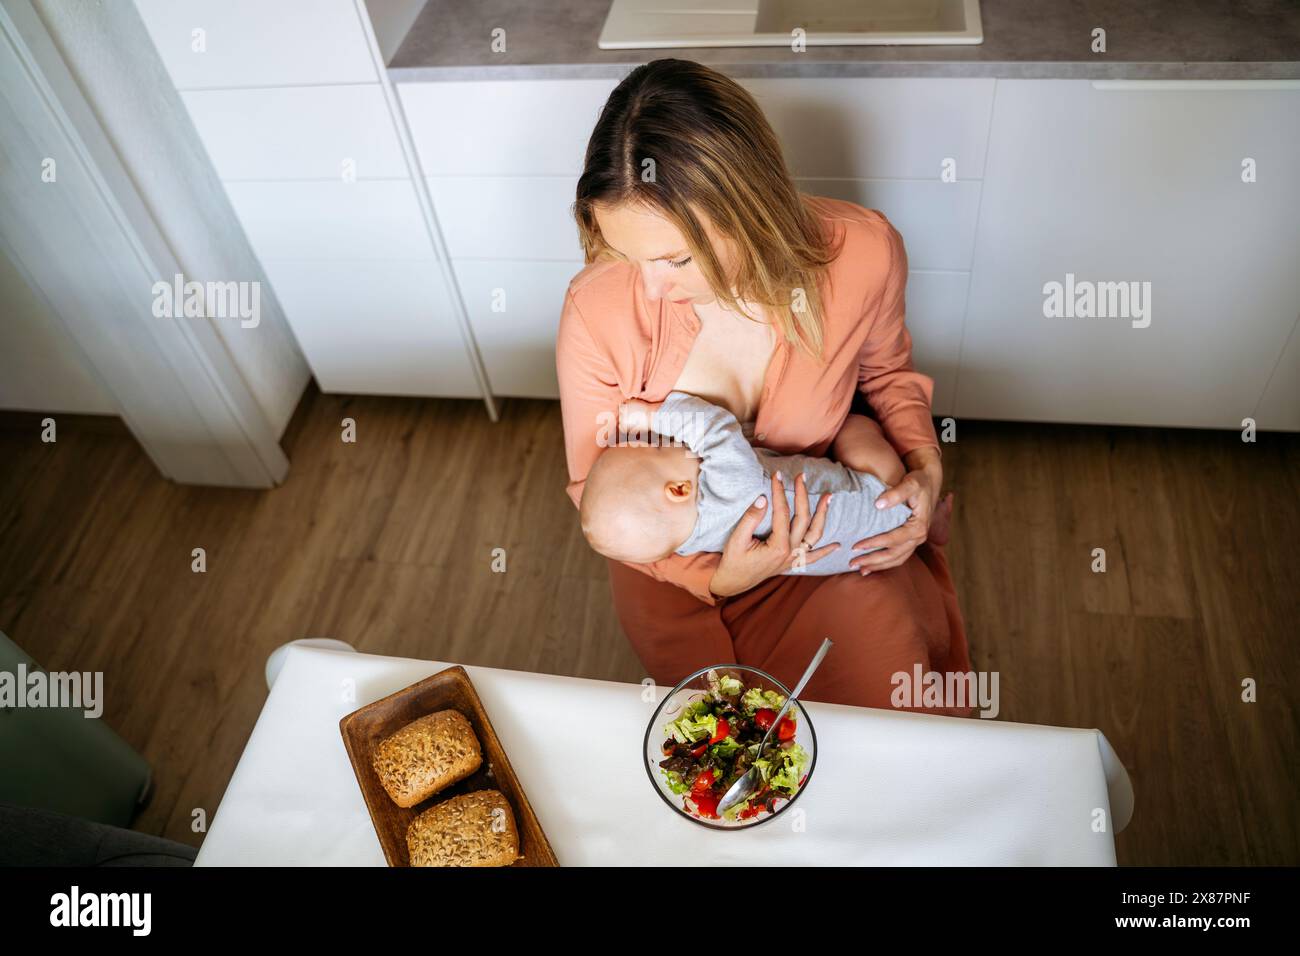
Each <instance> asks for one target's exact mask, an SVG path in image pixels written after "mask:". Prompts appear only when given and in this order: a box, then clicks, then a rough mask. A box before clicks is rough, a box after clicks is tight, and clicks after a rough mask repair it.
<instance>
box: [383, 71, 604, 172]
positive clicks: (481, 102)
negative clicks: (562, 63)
mask: <svg viewBox="0 0 1300 956" xmlns="http://www.w3.org/2000/svg"><path fill="white" fill-rule="evenodd" d="M617 85H618V82H617V81H616V80H530V81H528V82H519V83H511V82H486V83H485V82H465V83H461V82H448V83H443V82H436V83H403V84H400V85H399V86H398V92H399V94H400V95H401V99H402V109H403V111H404V112H405V113H406V121H407V124H408V125H409V126H410V128H411V137H412V138H413V139H414V140H415V146H416V149H417V150H418V152H419V154H420V163H421V165H422V167H423V169H424V174H425V175H426V176H455V175H474V176H573V177H575V179H576V177H577V176H578V175H580V174H581V172H582V159H583V155H584V154H585V153H586V149H587V140H588V139H589V138H590V137H591V131H592V128H593V127H594V126H595V125H596V120H597V118H598V117H599V116H600V110H601V107H602V106H604V105H605V100H606V99H608V97H609V94H610V92H611V91H612V90H613V89H614V87H615V86H617Z"/></svg>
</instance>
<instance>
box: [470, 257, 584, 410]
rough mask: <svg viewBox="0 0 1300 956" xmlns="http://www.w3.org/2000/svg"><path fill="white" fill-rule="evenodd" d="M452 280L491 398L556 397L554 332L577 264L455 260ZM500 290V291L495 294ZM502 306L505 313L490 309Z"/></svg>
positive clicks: (574, 261) (579, 269) (578, 262)
mask: <svg viewBox="0 0 1300 956" xmlns="http://www.w3.org/2000/svg"><path fill="white" fill-rule="evenodd" d="M453 264H454V265H455V267H456V281H457V283H459V285H460V292H461V296H462V297H463V299H464V301H465V308H466V309H467V310H468V311H469V316H470V322H471V324H472V326H473V328H474V340H475V341H476V342H477V343H478V347H479V354H480V355H482V356H483V362H484V364H485V365H486V366H487V372H488V381H490V382H491V383H492V393H493V394H494V395H513V396H521V397H527V398H559V397H560V392H559V386H558V385H557V383H556V380H555V332H556V329H557V328H558V326H559V322H560V308H561V306H563V304H564V294H565V292H566V290H567V289H568V287H569V280H571V279H572V278H573V277H574V276H575V275H577V274H578V273H579V272H581V271H582V262H581V260H573V261H569V262H527V261H521V260H506V259H496V260H488V259H473V260H464V259H461V260H455V261H454V262H453ZM498 290H500V291H498ZM494 302H503V303H504V311H494V310H493V304H494Z"/></svg>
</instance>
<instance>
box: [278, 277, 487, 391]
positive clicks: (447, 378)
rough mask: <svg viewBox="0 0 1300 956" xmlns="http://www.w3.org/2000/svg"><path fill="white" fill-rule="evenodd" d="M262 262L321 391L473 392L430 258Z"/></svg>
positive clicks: (461, 344) (444, 292) (459, 341)
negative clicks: (397, 260)
mask: <svg viewBox="0 0 1300 956" xmlns="http://www.w3.org/2000/svg"><path fill="white" fill-rule="evenodd" d="M263 265H264V266H265V268H266V272H267V276H268V277H269V278H270V280H271V285H272V286H273V287H274V289H275V293H276V296H277V298H278V299H279V300H280V304H281V305H282V306H283V308H284V311H285V315H286V316H287V317H288V319H289V324H290V325H291V326H292V327H293V333H294V337H295V338H297V340H298V344H299V345H300V346H302V350H303V353H304V355H305V356H306V358H307V362H308V364H309V365H311V369H312V372H313V373H314V374H315V376H316V380H317V382H319V383H320V387H321V389H322V390H323V391H326V392H350V393H355V394H365V395H430V396H443V397H458V398H476V397H479V395H480V391H479V386H478V382H477V381H476V380H475V378H474V373H473V371H472V366H471V364H470V360H469V357H468V354H467V353H466V350H465V344H464V341H463V340H462V338H461V334H460V326H459V325H458V323H457V321H456V318H455V313H454V312H453V310H452V306H451V300H450V299H449V297H448V295H447V288H446V283H445V282H444V280H443V277H442V272H441V269H440V268H439V266H438V264H437V262H435V261H432V260H430V261H427V262H372V261H365V260H356V261H353V262H348V263H346V264H341V263H338V262H286V261H277V260H274V259H271V260H266V261H265V262H264V263H263Z"/></svg>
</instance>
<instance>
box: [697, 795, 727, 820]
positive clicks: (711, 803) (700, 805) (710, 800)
mask: <svg viewBox="0 0 1300 956" xmlns="http://www.w3.org/2000/svg"><path fill="white" fill-rule="evenodd" d="M721 799H722V794H720V793H714V792H713V791H712V790H701V791H699V792H696V791H694V790H692V791H691V802H692V803H694V804H695V809H696V810H697V811H698V812H699V815H700V816H702V817H709V818H710V819H714V820H716V819H717V818H718V801H719V800H721Z"/></svg>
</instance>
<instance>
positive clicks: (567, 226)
mask: <svg viewBox="0 0 1300 956" xmlns="http://www.w3.org/2000/svg"><path fill="white" fill-rule="evenodd" d="M428 182H429V192H430V193H431V194H432V196H433V205H434V208H435V209H436V210H437V212H438V222H439V224H440V225H441V226H442V234H443V236H444V237H445V238H446V240H447V249H448V254H449V255H450V256H451V257H452V258H453V259H461V258H500V259H564V260H566V261H572V260H574V259H579V260H581V258H582V245H581V243H579V242H578V224H577V223H576V222H574V219H573V215H572V213H570V211H569V207H570V206H572V205H573V196H574V191H575V189H576V188H577V183H578V180H577V178H576V177H568V176H509V177H502V178H491V177H483V176H446V177H441V176H438V177H432V178H430V179H429V180H428Z"/></svg>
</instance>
